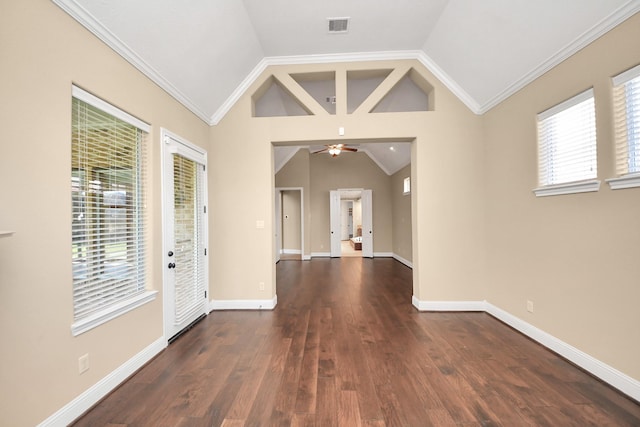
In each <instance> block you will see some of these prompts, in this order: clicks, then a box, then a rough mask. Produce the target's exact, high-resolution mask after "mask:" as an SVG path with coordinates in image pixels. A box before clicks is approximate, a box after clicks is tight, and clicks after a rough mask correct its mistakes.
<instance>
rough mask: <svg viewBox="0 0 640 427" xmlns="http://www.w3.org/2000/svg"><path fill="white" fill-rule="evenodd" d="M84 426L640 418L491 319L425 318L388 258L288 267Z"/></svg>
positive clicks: (132, 382) (160, 360)
mask: <svg viewBox="0 0 640 427" xmlns="http://www.w3.org/2000/svg"><path fill="white" fill-rule="evenodd" d="M277 294H278V306H277V307H276V309H275V310H273V311H262V312H257V311H227V312H213V313H211V314H210V315H209V316H208V317H206V318H205V319H204V320H202V321H201V322H200V323H198V324H197V325H196V326H195V327H194V328H193V329H191V330H190V331H188V332H187V333H186V334H185V335H183V336H182V337H180V338H179V339H178V340H177V341H175V342H174V343H173V344H171V345H170V346H169V347H168V348H167V349H166V350H165V351H163V352H162V353H161V354H160V355H158V357H156V358H155V359H154V360H153V361H152V362H151V363H149V364H148V365H147V366H145V367H144V368H143V369H141V370H140V371H139V372H138V373H137V374H136V375H135V376H133V377H132V378H131V379H129V380H128V381H127V382H126V383H124V384H123V385H122V386H121V387H120V388H118V389H117V390H115V391H114V392H113V393H112V394H111V395H109V396H108V397H107V398H105V399H104V400H103V401H102V402H101V403H100V404H98V405H97V406H96V407H95V408H94V409H92V410H91V411H90V412H88V413H87V414H86V415H85V416H84V417H82V418H81V419H79V420H78V421H77V423H76V424H75V425H76V426H220V425H222V426H289V425H291V426H360V425H362V426H498V425H502V426H589V425H593V426H640V405H638V404H637V403H635V402H633V401H631V400H629V399H627V398H626V397H624V396H623V395H621V394H619V393H618V392H616V391H615V390H613V389H612V388H610V387H608V386H606V385H605V384H603V383H601V382H600V381H598V380H596V379H594V378H593V377H591V376H589V375H588V374H586V373H584V372H582V371H581V370H579V369H577V368H575V367H574V366H572V365H571V364H569V363H568V362H566V361H565V360H563V359H561V358H559V357H558V356H556V355H555V354H553V353H551V352H549V351H548V350H546V349H545V348H543V347H541V346H540V345H538V344H536V343H534V342H532V341H530V340H529V339H527V338H526V337H524V336H522V335H520V334H519V333H517V332H515V331H514V330H512V329H510V328H509V327H507V326H506V325H504V324H502V323H501V322H499V321H497V320H496V319H494V318H492V317H491V316H489V315H487V314H483V313H419V312H418V311H416V310H415V309H414V308H413V306H412V305H411V295H412V286H411V270H410V269H409V268H407V267H405V266H404V265H402V264H401V263H399V262H397V261H394V260H392V259H389V258H378V259H375V260H372V259H361V258H342V259H314V260H312V261H305V262H280V263H278V266H277Z"/></svg>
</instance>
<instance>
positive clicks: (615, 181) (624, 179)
mask: <svg viewBox="0 0 640 427" xmlns="http://www.w3.org/2000/svg"><path fill="white" fill-rule="evenodd" d="M605 181H606V183H607V184H609V187H611V189H612V190H622V189H623V188H634V187H640V173H632V174H628V175H624V176H621V177H618V178H609V179H606V180H605Z"/></svg>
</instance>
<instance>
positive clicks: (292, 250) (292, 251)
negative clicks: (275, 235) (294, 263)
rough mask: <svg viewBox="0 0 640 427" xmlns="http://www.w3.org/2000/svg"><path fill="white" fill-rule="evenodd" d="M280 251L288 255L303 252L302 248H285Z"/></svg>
mask: <svg viewBox="0 0 640 427" xmlns="http://www.w3.org/2000/svg"><path fill="white" fill-rule="evenodd" d="M280 252H281V253H283V254H286V255H300V254H301V253H302V251H301V250H300V249H283V250H282V251H280Z"/></svg>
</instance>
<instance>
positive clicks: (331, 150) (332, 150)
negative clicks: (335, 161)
mask: <svg viewBox="0 0 640 427" xmlns="http://www.w3.org/2000/svg"><path fill="white" fill-rule="evenodd" d="M340 151H342V150H340V148H338V147H331V148H329V154H331V157H335V156H337V155H338V154H340Z"/></svg>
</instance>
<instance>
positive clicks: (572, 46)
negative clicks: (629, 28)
mask: <svg viewBox="0 0 640 427" xmlns="http://www.w3.org/2000/svg"><path fill="white" fill-rule="evenodd" d="M638 11H640V2H638V1H637V0H630V1H628V2H627V3H626V4H623V5H622V6H620V8H618V9H617V10H616V11H614V12H613V13H612V14H611V15H609V16H607V17H606V18H604V19H603V20H602V21H600V22H598V23H597V24H595V25H594V26H593V27H591V28H590V29H589V30H587V31H585V32H584V33H582V35H580V36H579V37H578V38H577V39H575V40H574V41H572V42H571V43H569V44H568V45H566V46H565V47H564V48H562V49H560V50H559V51H558V52H556V53H555V54H554V55H552V56H551V57H549V58H547V59H546V60H545V61H543V62H542V63H541V64H540V65H538V66H537V67H535V68H534V69H533V70H531V71H529V72H528V73H527V74H525V75H524V76H522V77H520V78H519V79H517V80H516V81H515V82H513V83H512V84H510V85H509V86H507V87H506V88H505V89H504V90H502V91H501V92H500V93H498V94H497V95H495V96H494V97H492V98H491V99H489V100H488V101H487V102H486V103H484V104H483V105H481V106H480V108H479V110H478V112H477V114H484V113H486V112H487V111H489V110H491V109H492V108H493V107H495V106H496V105H498V104H499V103H501V102H502V101H504V100H505V99H507V98H508V97H510V96H511V95H513V94H514V93H516V92H518V91H519V90H520V89H522V88H523V87H525V86H526V85H528V84H529V83H531V82H533V81H534V80H535V79H537V78H538V77H540V76H542V75H543V74H544V73H546V72H547V71H549V70H551V69H552V68H554V67H556V66H557V65H559V64H560V63H561V62H562V61H564V60H565V59H567V58H569V57H570V56H571V55H573V54H575V53H576V52H578V51H579V50H580V49H582V48H584V47H585V46H587V45H588V44H590V43H592V42H594V41H595V40H596V39H598V38H599V37H601V36H602V35H604V34H605V33H606V32H608V31H609V30H611V29H613V28H614V27H616V26H617V25H619V24H621V23H622V22H624V21H625V20H627V19H628V18H630V17H632V16H633V15H634V14H636V13H637V12H638ZM454 93H455V92H454Z"/></svg>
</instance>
